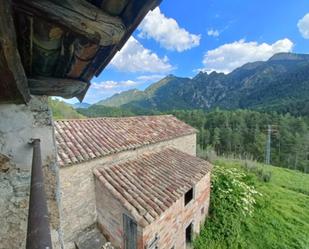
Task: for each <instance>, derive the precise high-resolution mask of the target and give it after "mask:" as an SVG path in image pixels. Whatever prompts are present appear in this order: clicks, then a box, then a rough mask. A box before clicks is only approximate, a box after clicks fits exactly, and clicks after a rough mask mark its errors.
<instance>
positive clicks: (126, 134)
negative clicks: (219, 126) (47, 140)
mask: <svg viewBox="0 0 309 249" xmlns="http://www.w3.org/2000/svg"><path fill="white" fill-rule="evenodd" d="M54 125H55V135H56V143H57V151H58V162H59V164H60V166H65V165H71V164H77V163H81V162H85V161H88V160H91V159H95V158H99V157H102V156H106V155H109V154H112V153H117V152H120V151H125V150H130V149H135V148H139V147H141V146H144V145H147V144H153V143H157V142H160V141H165V140H169V139H172V138H175V137H179V136H183V135H188V134H192V133H195V132H196V130H195V129H194V128H192V127H191V126H189V125H187V124H185V123H183V122H182V121H180V120H178V119H177V118H175V117H174V116H172V115H162V116H138V117H126V118H96V119H79V120H59V121H55V124H54Z"/></svg>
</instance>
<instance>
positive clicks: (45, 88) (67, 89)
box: [28, 77, 90, 101]
mask: <svg viewBox="0 0 309 249" xmlns="http://www.w3.org/2000/svg"><path fill="white" fill-rule="evenodd" d="M28 82H29V88H30V92H31V94H33V95H47V96H59V97H63V98H67V99H70V98H73V97H77V98H78V99H79V100H80V101H82V100H83V98H84V96H85V94H86V92H87V90H88V88H89V86H90V83H89V82H84V81H78V80H72V79H57V78H48V77H36V78H33V79H28Z"/></svg>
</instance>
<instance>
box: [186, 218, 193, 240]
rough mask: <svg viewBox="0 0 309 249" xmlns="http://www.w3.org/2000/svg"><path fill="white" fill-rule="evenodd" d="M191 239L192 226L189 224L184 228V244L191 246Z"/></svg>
mask: <svg viewBox="0 0 309 249" xmlns="http://www.w3.org/2000/svg"><path fill="white" fill-rule="evenodd" d="M192 238H193V225H192V223H190V225H189V226H187V228H186V244H191V243H192Z"/></svg>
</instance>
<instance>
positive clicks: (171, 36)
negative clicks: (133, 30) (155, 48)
mask: <svg viewBox="0 0 309 249" xmlns="http://www.w3.org/2000/svg"><path fill="white" fill-rule="evenodd" d="M138 30H139V31H140V34H139V37H141V38H153V39H154V40H156V41H157V42H159V43H160V45H161V46H162V47H164V48H166V49H168V50H176V51H178V52H182V51H185V50H188V49H190V48H193V47H196V46H198V45H199V44H200V40H201V35H195V34H190V33H189V32H188V31H187V30H185V29H184V28H181V27H179V25H178V23H177V21H176V20H175V19H173V18H168V17H166V16H165V15H164V14H162V13H161V11H160V9H159V8H155V9H154V10H153V11H151V12H149V13H148V14H147V16H146V17H145V18H144V20H143V21H142V23H141V24H140V26H139V27H138Z"/></svg>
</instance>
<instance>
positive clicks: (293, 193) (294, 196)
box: [217, 160, 309, 249]
mask: <svg viewBox="0 0 309 249" xmlns="http://www.w3.org/2000/svg"><path fill="white" fill-rule="evenodd" d="M217 164H218V165H221V166H224V167H237V168H241V162H237V161H233V162H231V161H225V160H219V161H218V162H217ZM260 167H264V168H267V170H269V171H271V172H272V178H271V180H270V182H268V183H264V182H261V181H256V187H257V190H258V191H259V192H260V193H262V194H263V196H262V197H259V198H260V199H259V201H258V204H257V206H256V209H255V212H254V214H253V216H252V217H249V218H247V220H246V222H245V224H244V225H243V227H242V233H241V238H240V245H241V246H240V248H250V249H257V248H259V249H262V248H263V249H264V248H265V249H272V248H273V249H275V248H276V249H279V248H280V249H288V248H289V249H291V248H295V249H296V248H297V249H308V248H309V175H308V174H303V173H300V172H298V171H292V170H288V169H283V168H277V167H273V166H266V165H261V166H260Z"/></svg>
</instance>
